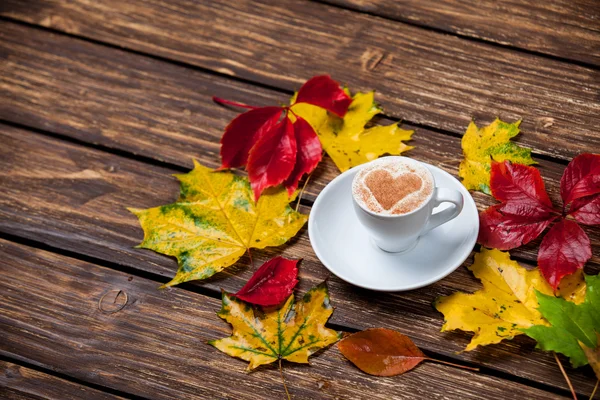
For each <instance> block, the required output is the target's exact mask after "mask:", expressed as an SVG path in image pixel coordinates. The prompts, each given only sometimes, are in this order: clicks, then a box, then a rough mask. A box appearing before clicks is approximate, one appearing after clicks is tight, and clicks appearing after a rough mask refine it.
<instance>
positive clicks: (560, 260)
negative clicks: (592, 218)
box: [538, 219, 592, 290]
mask: <svg viewBox="0 0 600 400" xmlns="http://www.w3.org/2000/svg"><path fill="white" fill-rule="evenodd" d="M591 257H592V247H591V245H590V239H589V238H588V236H587V235H586V233H585V232H584V231H583V229H581V227H580V226H579V225H577V223H576V222H574V221H570V220H568V219H563V220H561V221H560V222H558V223H556V224H555V225H554V226H553V227H552V228H550V231H548V233H547V234H546V236H544V239H543V240H542V243H541V245H540V250H539V252H538V267H539V269H540V272H541V273H542V275H543V276H544V278H545V279H546V281H548V283H549V284H550V286H552V288H553V289H554V290H556V288H557V287H558V285H559V284H560V281H561V280H562V278H563V277H565V276H567V275H570V274H572V273H574V272H575V271H577V270H578V269H581V268H583V265H584V264H585V263H586V262H587V260H589V259H590V258H591Z"/></svg>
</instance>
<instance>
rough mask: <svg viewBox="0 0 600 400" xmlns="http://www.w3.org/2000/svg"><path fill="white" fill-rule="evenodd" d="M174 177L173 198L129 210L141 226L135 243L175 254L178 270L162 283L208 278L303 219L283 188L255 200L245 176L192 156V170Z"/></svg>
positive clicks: (283, 237)
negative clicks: (204, 163) (141, 237)
mask: <svg viewBox="0 0 600 400" xmlns="http://www.w3.org/2000/svg"><path fill="white" fill-rule="evenodd" d="M175 176H176V177H177V179H179V181H180V183H181V190H180V196H179V199H178V200H177V202H175V203H173V204H168V205H164V206H160V207H154V208H149V209H147V210H140V209H134V208H130V209H129V210H130V211H131V212H133V213H134V214H135V215H136V216H137V217H138V218H139V221H140V224H141V226H142V228H143V229H144V240H143V241H142V243H141V244H140V245H139V246H138V248H145V249H151V250H154V251H156V252H158V253H162V254H166V255H169V256H174V257H176V258H177V261H178V263H179V269H178V271H177V274H176V275H175V277H174V278H173V280H172V281H170V282H168V283H167V284H165V285H164V286H173V285H177V284H179V283H182V282H187V281H190V280H194V279H205V278H208V277H209V276H212V275H214V274H215V273H217V272H219V271H221V270H223V269H224V268H226V267H228V266H230V265H232V264H233V263H235V262H236V261H237V260H238V259H239V258H240V257H241V256H242V255H243V254H244V253H245V252H246V251H248V250H249V249H250V248H256V249H262V248H265V247H268V246H279V245H282V244H283V243H285V242H287V241H288V240H289V239H290V238H292V237H293V236H294V235H296V233H297V232H298V231H299V230H300V228H302V226H303V225H304V223H305V222H306V220H307V219H308V216H306V215H303V214H300V213H298V212H296V211H294V210H293V209H292V208H291V207H290V206H289V202H290V201H293V200H294V198H295V197H296V194H294V196H292V198H291V199H290V198H288V194H287V192H286V191H285V189H283V188H272V189H269V190H267V191H265V193H264V194H263V195H262V196H261V197H260V199H259V200H258V203H255V202H254V197H253V195H252V189H251V188H250V183H249V182H248V179H247V178H245V177H240V176H236V175H234V174H232V173H230V172H221V171H213V170H211V169H210V168H207V167H204V166H202V165H200V164H199V163H198V162H196V161H195V160H194V169H193V170H192V171H191V172H189V173H187V174H181V175H175Z"/></svg>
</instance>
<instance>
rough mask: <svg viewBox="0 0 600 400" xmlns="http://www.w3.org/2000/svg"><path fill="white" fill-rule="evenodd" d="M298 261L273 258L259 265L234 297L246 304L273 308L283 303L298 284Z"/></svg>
mask: <svg viewBox="0 0 600 400" xmlns="http://www.w3.org/2000/svg"><path fill="white" fill-rule="evenodd" d="M298 261H300V260H288V259H286V258H283V257H275V258H272V259H270V260H269V261H267V262H266V263H264V264H263V265H261V267H260V268H259V269H257V270H256V272H255V273H254V274H253V275H252V277H251V278H250V280H248V282H247V283H246V284H245V285H244V287H243V288H241V289H240V291H239V292H237V293H236V294H235V296H236V297H237V298H239V299H241V300H243V301H245V302H247V303H251V304H257V305H260V306H275V305H278V304H280V303H282V302H283V301H285V300H286V299H287V298H288V297H290V295H291V294H292V291H293V290H294V287H295V286H296V284H297V283H298V267H297V264H298Z"/></svg>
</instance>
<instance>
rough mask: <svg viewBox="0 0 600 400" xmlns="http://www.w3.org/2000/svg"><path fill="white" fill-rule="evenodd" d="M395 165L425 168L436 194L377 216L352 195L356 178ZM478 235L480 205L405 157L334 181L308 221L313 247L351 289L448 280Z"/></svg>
mask: <svg viewBox="0 0 600 400" xmlns="http://www.w3.org/2000/svg"><path fill="white" fill-rule="evenodd" d="M393 162H397V163H400V164H403V165H408V166H411V165H412V166H415V167H416V168H417V169H419V171H423V170H424V171H425V172H424V173H425V174H428V178H427V179H431V180H430V181H429V182H432V184H433V187H432V189H433V190H430V192H429V193H428V194H427V195H426V196H424V195H422V196H421V200H420V203H419V204H418V206H416V207H414V209H412V210H410V211H409V212H404V213H400V214H390V213H385V212H378V211H373V210H372V209H369V208H368V207H366V206H365V204H364V202H363V201H359V200H357V199H356V198H355V197H356V192H355V193H354V195H353V190H352V186H353V180H354V179H355V177H356V175H357V174H358V173H359V172H360V171H361V170H362V169H365V171H370V170H372V169H373V168H377V167H378V164H381V163H386V164H390V163H393ZM423 167H424V168H423ZM430 189H431V187H430ZM379 211H381V210H379ZM478 231H479V216H478V212H477V207H476V206H475V202H474V201H473V198H472V197H471V195H470V194H469V192H468V191H467V190H466V189H465V188H464V186H463V185H462V184H461V183H460V182H459V181H458V180H457V179H455V178H454V177H453V176H452V175H450V174H448V173H447V172H445V171H443V170H441V169H439V168H437V167H435V166H433V165H429V164H425V163H420V162H419V161H416V160H413V159H410V158H407V157H400V156H389V157H383V158H380V159H377V160H374V161H371V162H369V163H366V164H362V165H359V166H357V167H354V168H352V169H350V170H348V171H346V172H344V173H342V174H341V175H339V176H337V177H336V178H335V179H334V180H332V181H331V182H330V183H329V184H328V185H327V186H326V187H325V189H323V191H322V192H321V193H320V194H319V196H318V197H317V200H316V201H315V203H314V205H313V207H312V210H311V215H310V218H309V221H308V234H309V237H310V242H311V245H312V247H313V249H314V251H315V254H316V255H317V257H318V258H319V259H320V260H321V262H322V263H323V264H324V265H325V267H326V268H327V269H329V270H330V271H331V272H332V273H333V274H335V275H337V276H338V277H340V278H341V279H343V280H345V281H347V282H349V283H351V284H354V285H356V286H359V287H363V288H366V289H372V290H379V291H404V290H412V289H417V288H420V287H423V286H426V285H429V284H432V283H434V282H436V281H438V280H440V279H442V278H444V277H445V276H447V275H448V274H450V273H451V272H453V271H454V270H455V269H456V268H458V267H459V266H460V265H461V264H462V263H463V262H464V261H465V260H466V259H467V257H468V256H469V254H470V253H471V251H472V250H473V246H474V245H475V242H476V240H477V234H478Z"/></svg>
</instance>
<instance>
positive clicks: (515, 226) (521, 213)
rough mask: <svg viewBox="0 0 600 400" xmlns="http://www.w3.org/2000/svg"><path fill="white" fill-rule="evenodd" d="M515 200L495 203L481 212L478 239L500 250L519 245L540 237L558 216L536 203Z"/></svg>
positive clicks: (486, 245) (485, 244)
mask: <svg viewBox="0 0 600 400" xmlns="http://www.w3.org/2000/svg"><path fill="white" fill-rule="evenodd" d="M511 203H512V202H509V203H506V204H497V205H495V206H491V207H489V208H488V209H487V210H485V211H484V212H482V213H481V214H479V225H480V229H479V237H478V238H477V241H478V242H479V243H481V244H482V245H483V246H485V247H488V248H495V249H499V250H510V249H514V248H517V247H519V246H522V245H524V244H527V243H529V242H531V241H532V240H533V239H535V238H536V237H538V236H539V235H540V234H541V233H542V232H543V231H544V229H546V227H547V226H548V225H550V223H551V222H552V220H553V219H554V218H556V216H554V215H553V214H551V213H549V212H546V213H545V214H539V209H537V208H536V207H534V206H528V205H527V204H511ZM515 203H516V202H515ZM507 206H508V207H507ZM506 210H510V211H513V212H514V214H511V213H509V212H506Z"/></svg>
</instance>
